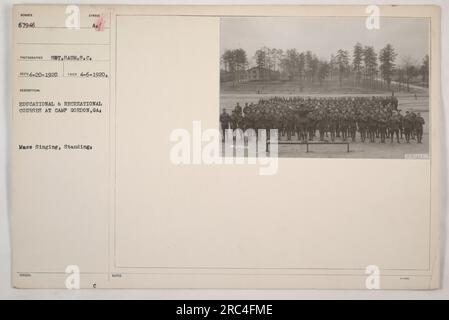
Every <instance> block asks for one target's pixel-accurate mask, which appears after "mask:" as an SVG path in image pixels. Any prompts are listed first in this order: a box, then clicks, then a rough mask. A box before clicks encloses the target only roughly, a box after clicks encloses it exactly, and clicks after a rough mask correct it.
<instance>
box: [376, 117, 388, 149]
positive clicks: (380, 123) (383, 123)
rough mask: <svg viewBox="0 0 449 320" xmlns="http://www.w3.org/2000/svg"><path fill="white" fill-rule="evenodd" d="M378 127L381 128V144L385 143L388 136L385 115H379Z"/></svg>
mask: <svg viewBox="0 0 449 320" xmlns="http://www.w3.org/2000/svg"><path fill="white" fill-rule="evenodd" d="M377 125H378V128H379V134H380V143H385V138H386V136H387V117H386V115H385V113H381V114H380V115H379V117H378V120H377Z"/></svg>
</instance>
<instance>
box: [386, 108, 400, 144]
mask: <svg viewBox="0 0 449 320" xmlns="http://www.w3.org/2000/svg"><path fill="white" fill-rule="evenodd" d="M400 125H401V118H400V116H399V114H393V115H392V116H391V117H390V119H389V121H388V128H389V131H390V137H391V143H393V139H394V134H395V133H396V141H397V143H400V142H399V127H400Z"/></svg>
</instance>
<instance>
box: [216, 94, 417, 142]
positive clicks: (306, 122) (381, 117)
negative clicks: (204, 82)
mask: <svg viewBox="0 0 449 320" xmlns="http://www.w3.org/2000/svg"><path fill="white" fill-rule="evenodd" d="M424 123H425V121H424V119H423V117H421V115H420V113H415V112H409V111H406V113H405V115H403V114H402V113H401V110H398V100H397V98H396V97H394V96H390V97H377V96H375V97H330V98H327V97H326V98H325V97H322V98H311V97H309V98H305V97H288V98H285V97H273V98H269V99H261V100H259V102H258V103H257V104H254V103H250V104H248V103H245V106H244V107H243V108H242V107H241V106H240V104H239V103H237V105H236V106H235V107H234V109H233V110H232V112H231V113H228V112H227V111H226V109H224V110H223V111H222V113H221V115H220V124H221V129H222V131H223V133H224V130H225V129H229V128H230V129H233V130H235V129H242V130H244V131H245V130H247V129H254V130H255V131H256V133H257V132H258V130H267V131H268V132H267V134H268V135H269V129H277V130H278V132H279V133H280V134H281V135H282V136H283V137H285V136H287V140H291V139H292V136H295V135H296V137H297V139H298V140H301V141H309V140H313V139H314V137H316V136H317V133H318V135H319V140H320V141H324V139H325V137H326V138H328V137H330V139H331V141H335V139H336V138H341V139H342V140H343V141H348V140H351V141H356V133H357V132H359V134H360V139H361V141H362V142H365V141H369V142H375V141H376V138H380V142H381V143H385V141H386V139H388V138H390V140H391V142H393V141H394V138H396V141H397V143H400V139H403V137H405V141H406V142H407V143H410V140H411V139H416V140H417V142H418V143H422V136H423V126H424Z"/></svg>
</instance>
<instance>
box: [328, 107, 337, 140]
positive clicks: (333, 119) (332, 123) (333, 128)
mask: <svg viewBox="0 0 449 320" xmlns="http://www.w3.org/2000/svg"><path fill="white" fill-rule="evenodd" d="M329 131H330V133H331V141H332V142H334V141H335V137H336V136H337V131H338V114H337V112H336V111H335V110H333V111H332V112H331V114H330V116H329Z"/></svg>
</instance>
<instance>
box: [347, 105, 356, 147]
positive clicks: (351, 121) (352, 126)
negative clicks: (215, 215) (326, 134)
mask: <svg viewBox="0 0 449 320" xmlns="http://www.w3.org/2000/svg"><path fill="white" fill-rule="evenodd" d="M348 131H349V134H350V136H351V140H352V142H355V134H356V132H357V123H356V119H355V114H354V112H351V113H350V114H349V117H348Z"/></svg>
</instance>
